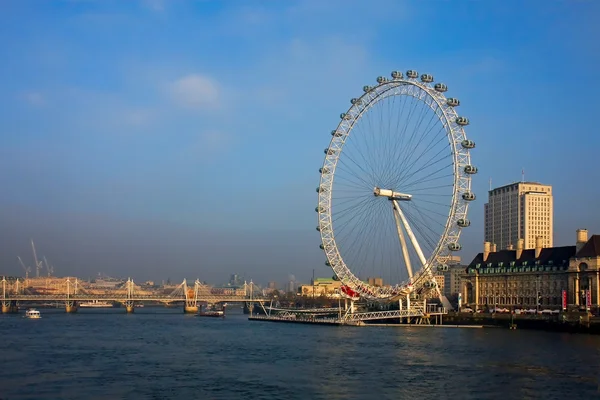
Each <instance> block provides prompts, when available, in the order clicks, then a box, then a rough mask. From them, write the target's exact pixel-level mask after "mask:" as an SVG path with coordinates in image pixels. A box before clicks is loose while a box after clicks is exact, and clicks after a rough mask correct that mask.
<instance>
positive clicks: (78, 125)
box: [0, 0, 600, 282]
mask: <svg viewBox="0 0 600 400" xmlns="http://www.w3.org/2000/svg"><path fill="white" fill-rule="evenodd" d="M598 17H600V5H598V3H597V2H593V1H572V2H558V1H556V2H548V1H529V2H519V1H485V2H484V1H453V2H450V1H427V2H425V1H421V2H417V1H407V2H402V1H392V0H390V1H386V0H381V1H375V2H358V1H327V2H323V1H318V0H317V1H308V0H307V1H254V2H238V1H223V2H217V1H177V0H174V1H159V0H154V1H151V0H149V1H133V0H132V1H99V0H98V1H94V0H77V1H76V0H71V1H53V2H40V1H16V0H15V1H4V2H2V3H0V60H2V62H0V87H1V88H2V90H1V91H0V188H1V191H0V193H1V195H0V235H1V237H2V240H1V242H2V243H1V244H0V246H2V247H1V253H0V268H1V269H2V270H3V271H6V272H8V273H19V272H21V271H20V269H19V266H18V264H17V262H16V256H17V255H21V257H23V258H27V259H29V258H31V257H30V256H29V254H30V252H29V250H28V245H29V238H33V239H34V240H36V243H37V246H38V248H39V251H40V252H41V253H44V254H46V255H47V256H48V258H50V259H51V260H52V263H53V264H54V265H55V268H56V270H57V272H59V273H62V274H72V273H75V271H79V275H82V276H89V275H94V274H96V273H97V272H99V271H102V272H104V273H107V274H111V275H120V276H127V275H131V276H133V277H135V278H136V279H138V280H144V279H166V278H168V277H169V278H171V279H173V280H175V279H177V280H179V279H182V278H183V277H188V278H196V277H199V278H201V279H205V280H209V281H213V282H218V281H223V280H226V278H227V276H228V274H229V273H236V272H237V273H239V274H242V275H245V276H247V277H253V278H254V279H256V280H259V281H266V280H268V279H274V280H277V281H280V282H282V281H284V280H285V279H287V277H288V275H290V274H294V275H296V277H297V278H299V279H300V280H305V281H306V280H308V279H309V277H310V276H311V274H312V269H313V268H315V269H316V273H317V274H318V275H324V276H329V275H331V271H330V270H328V268H327V267H325V266H324V264H323V261H324V257H323V255H322V253H321V251H320V250H319V248H318V244H319V241H320V240H319V237H318V233H317V232H316V231H315V226H316V214H315V212H314V207H315V205H316V204H315V203H316V193H315V190H314V189H315V187H316V186H317V185H318V180H319V175H318V173H317V170H318V168H319V167H320V165H321V164H322V161H323V148H324V147H326V146H327V144H328V141H329V139H330V136H329V132H330V130H331V129H334V128H335V126H336V125H337V123H338V121H339V114H340V113H341V112H344V111H345V110H346V109H347V108H348V106H349V99H350V98H352V97H357V96H359V95H360V94H361V93H362V91H361V88H362V86H363V85H366V84H374V83H375V78H376V77H377V76H378V75H385V76H388V75H389V73H390V71H392V70H402V71H406V70H407V69H416V70H418V71H419V72H427V73H431V74H433V75H434V77H435V78H436V80H437V81H443V82H445V83H446V84H447V85H448V87H449V95H452V96H454V97H458V98H459V99H461V113H463V114H464V115H465V116H467V117H469V119H470V120H471V125H470V126H469V127H468V130H467V135H468V136H469V138H471V139H473V140H475V141H476V142H477V148H476V150H475V151H474V152H473V155H472V160H473V163H474V164H476V165H477V166H478V168H479V174H478V175H477V176H476V178H475V181H474V188H475V192H476V194H477V195H478V199H479V201H478V202H477V203H476V204H475V205H474V206H473V207H472V208H471V212H470V218H471V220H472V226H471V227H470V228H469V229H468V230H467V231H466V232H465V233H464V236H463V240H462V242H463V245H464V250H463V251H462V254H461V255H462V256H463V257H464V258H465V259H468V260H469V259H471V258H472V257H473V256H474V254H475V253H476V252H478V251H480V248H481V247H482V241H483V204H484V202H485V198H486V196H487V192H486V191H487V189H488V185H489V179H490V178H491V179H492V183H493V185H494V186H497V185H502V184H506V183H509V182H511V181H516V180H520V178H521V169H522V168H523V169H524V170H525V175H526V179H527V180H536V181H540V182H543V183H547V184H552V185H553V186H554V194H555V243H556V245H567V244H572V243H573V242H574V238H575V229H577V228H580V227H584V228H588V229H589V230H590V232H595V233H600V217H598V213H597V207H596V205H597V199H598V198H599V196H600V189H599V186H598V185H597V183H596V182H598V181H599V178H600V170H599V169H598V167H597V154H598V150H597V149H598V148H599V145H600V139H599V138H598V135H597V133H598V127H597V123H596V121H595V114H596V113H597V110H596V105H597V103H598V102H597V100H596V97H595V93H596V92H597V91H598V90H599V89H600V78H599V75H598V70H599V67H600V51H599V50H600V48H599V46H600V45H599V43H600V42H599V41H598V40H597V39H596V38H598V37H600V29H599V28H598V25H597V19H598Z"/></svg>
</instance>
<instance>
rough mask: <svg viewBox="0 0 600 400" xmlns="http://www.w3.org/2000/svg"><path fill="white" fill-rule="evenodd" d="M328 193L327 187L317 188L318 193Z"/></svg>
mask: <svg viewBox="0 0 600 400" xmlns="http://www.w3.org/2000/svg"><path fill="white" fill-rule="evenodd" d="M326 191H327V188H326V187H325V186H319V187H318V188H317V193H324V192H326Z"/></svg>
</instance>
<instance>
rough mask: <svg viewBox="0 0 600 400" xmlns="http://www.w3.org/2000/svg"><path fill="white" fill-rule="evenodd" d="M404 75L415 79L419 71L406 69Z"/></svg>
mask: <svg viewBox="0 0 600 400" xmlns="http://www.w3.org/2000/svg"><path fill="white" fill-rule="evenodd" d="M406 76H407V77H409V78H412V79H415V78H417V77H418V76H419V73H418V72H417V71H414V70H412V69H410V70H408V71H406Z"/></svg>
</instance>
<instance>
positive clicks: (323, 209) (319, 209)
mask: <svg viewBox="0 0 600 400" xmlns="http://www.w3.org/2000/svg"><path fill="white" fill-rule="evenodd" d="M315 211H316V212H318V213H324V212H325V207H323V206H317V207H315Z"/></svg>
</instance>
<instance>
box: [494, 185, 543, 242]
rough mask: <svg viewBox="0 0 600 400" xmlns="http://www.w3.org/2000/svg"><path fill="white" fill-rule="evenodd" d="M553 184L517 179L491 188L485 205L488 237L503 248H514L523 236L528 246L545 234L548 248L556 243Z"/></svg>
mask: <svg viewBox="0 0 600 400" xmlns="http://www.w3.org/2000/svg"><path fill="white" fill-rule="evenodd" d="M553 210H554V203H553V197H552V186H550V185H542V184H540V183H537V182H517V183H511V184H510V185H505V186H501V187H498V188H495V189H492V190H490V191H489V192H488V202H487V203H486V204H485V205H484V213H485V216H484V217H485V241H486V242H489V243H490V244H491V246H492V249H493V248H494V246H497V248H499V249H512V248H514V246H516V244H517V241H518V240H519V239H521V238H522V239H523V247H524V249H533V248H535V245H536V240H537V238H538V237H541V240H542V246H543V247H545V248H548V247H553V245H554V240H553V237H554V216H553Z"/></svg>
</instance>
